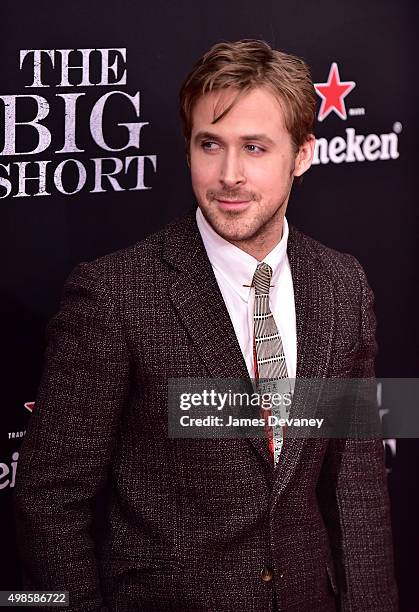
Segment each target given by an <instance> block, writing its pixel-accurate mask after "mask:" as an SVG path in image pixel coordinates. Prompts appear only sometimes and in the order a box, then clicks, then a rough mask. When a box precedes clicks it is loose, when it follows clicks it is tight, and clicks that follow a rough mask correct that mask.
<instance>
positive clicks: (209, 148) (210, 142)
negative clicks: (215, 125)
mask: <svg viewBox="0 0 419 612" xmlns="http://www.w3.org/2000/svg"><path fill="white" fill-rule="evenodd" d="M211 145H215V146H211ZM201 147H202V148H203V149H205V150H206V151H216V150H217V147H218V144H217V143H216V142H214V141H213V140H204V141H203V142H201Z"/></svg>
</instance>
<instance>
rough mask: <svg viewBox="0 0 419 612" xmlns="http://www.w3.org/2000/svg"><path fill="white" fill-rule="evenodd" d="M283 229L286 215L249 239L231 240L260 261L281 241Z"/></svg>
mask: <svg viewBox="0 0 419 612" xmlns="http://www.w3.org/2000/svg"><path fill="white" fill-rule="evenodd" d="M283 229H284V217H283V216H281V217H280V218H279V219H277V220H276V221H275V222H274V223H272V225H271V226H270V227H269V228H267V227H266V226H265V227H262V228H260V230H259V232H258V233H257V234H255V235H253V236H252V237H251V238H249V239H248V240H236V241H235V240H230V242H231V244H234V246H236V247H238V248H239V249H241V250H242V251H244V252H245V253H247V254H248V255H251V256H252V257H254V258H255V259H257V260H258V261H263V260H264V259H265V257H266V256H267V255H268V253H270V252H271V251H272V249H274V248H275V247H276V245H277V244H279V242H280V241H281V238H282V234H283Z"/></svg>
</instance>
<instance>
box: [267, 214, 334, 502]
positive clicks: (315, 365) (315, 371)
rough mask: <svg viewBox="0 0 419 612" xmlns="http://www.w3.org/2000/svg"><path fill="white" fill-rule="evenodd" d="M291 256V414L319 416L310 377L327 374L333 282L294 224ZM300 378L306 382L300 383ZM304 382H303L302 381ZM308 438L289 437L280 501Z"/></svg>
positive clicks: (280, 468)
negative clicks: (293, 350) (294, 365)
mask: <svg viewBox="0 0 419 612" xmlns="http://www.w3.org/2000/svg"><path fill="white" fill-rule="evenodd" d="M287 253H288V259H289V263H290V268H291V274H292V281H293V287H294V301H295V311H296V323H297V380H296V386H295V393H294V397H293V403H292V406H291V414H290V416H291V417H293V416H298V417H302V416H305V417H308V418H313V417H315V406H314V402H313V398H314V397H315V391H316V388H318V387H317V385H316V384H315V381H313V382H314V388H313V392H312V393H310V389H309V385H308V384H307V383H308V382H309V380H308V379H319V378H320V379H321V378H325V377H326V376H327V371H328V365H329V362H330V358H331V351H332V340H333V329H334V298H333V284H332V281H331V279H330V277H329V276H328V274H327V270H326V268H325V267H324V265H322V262H321V261H320V259H319V257H318V255H317V253H316V251H315V249H314V247H313V246H312V244H311V243H310V242H309V240H307V238H305V237H304V236H303V235H302V234H301V233H300V232H299V231H298V230H296V229H295V228H294V227H292V226H290V233H289V238H288V250H287ZM299 379H304V380H306V383H305V384H304V385H303V386H301V385H299ZM300 382H301V381H300ZM306 442H307V438H306V437H304V438H302V437H299V438H297V437H292V435H290V436H289V437H288V438H287V437H285V440H284V446H283V448H282V451H281V456H280V458H279V462H278V465H277V467H276V469H275V473H276V478H275V484H274V495H275V498H276V500H277V499H278V496H279V495H280V493H282V491H283V490H284V489H285V488H286V486H287V485H288V484H289V482H290V481H291V478H292V475H293V473H294V472H295V469H296V467H297V464H298V461H299V458H300V456H301V453H302V452H303V449H304V447H305V445H306Z"/></svg>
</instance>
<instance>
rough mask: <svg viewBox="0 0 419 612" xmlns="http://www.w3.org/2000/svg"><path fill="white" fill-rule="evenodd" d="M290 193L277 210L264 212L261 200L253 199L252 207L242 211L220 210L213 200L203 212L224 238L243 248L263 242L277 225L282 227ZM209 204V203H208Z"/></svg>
mask: <svg viewBox="0 0 419 612" xmlns="http://www.w3.org/2000/svg"><path fill="white" fill-rule="evenodd" d="M288 197H289V194H287V195H286V197H285V199H283V200H281V202H280V203H279V204H278V206H277V207H276V208H275V210H274V211H273V212H272V213H270V214H267V213H266V211H265V214H263V212H264V211H263V207H262V206H261V205H260V200H253V201H252V203H251V205H250V209H251V210H249V209H248V210H246V211H245V212H241V211H234V210H231V211H222V212H221V211H219V210H217V204H216V203H215V202H213V201H210V202H208V200H206V203H207V206H205V207H201V210H202V213H203V215H204V217H205V218H206V220H207V221H208V223H209V224H210V225H211V227H212V228H213V229H214V231H216V232H217V234H219V235H220V236H221V237H222V238H224V240H227V241H228V242H231V243H232V244H235V245H236V246H238V247H239V248H243V247H244V246H246V245H247V244H250V243H255V242H260V243H263V242H264V241H265V238H267V237H268V235H269V234H270V232H271V230H273V229H274V228H275V227H278V228H281V227H282V221H283V218H284V214H285V211H284V209H285V205H286V203H287V201H288ZM208 204H209V205H208Z"/></svg>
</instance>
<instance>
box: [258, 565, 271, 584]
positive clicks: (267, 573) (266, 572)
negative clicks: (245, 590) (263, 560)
mask: <svg viewBox="0 0 419 612" xmlns="http://www.w3.org/2000/svg"><path fill="white" fill-rule="evenodd" d="M260 577H261V578H262V580H263V582H270V581H271V580H272V578H273V577H274V571H273V569H272V568H271V567H269V566H267V565H266V566H265V567H264V568H263V570H262V571H261V572H260Z"/></svg>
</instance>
